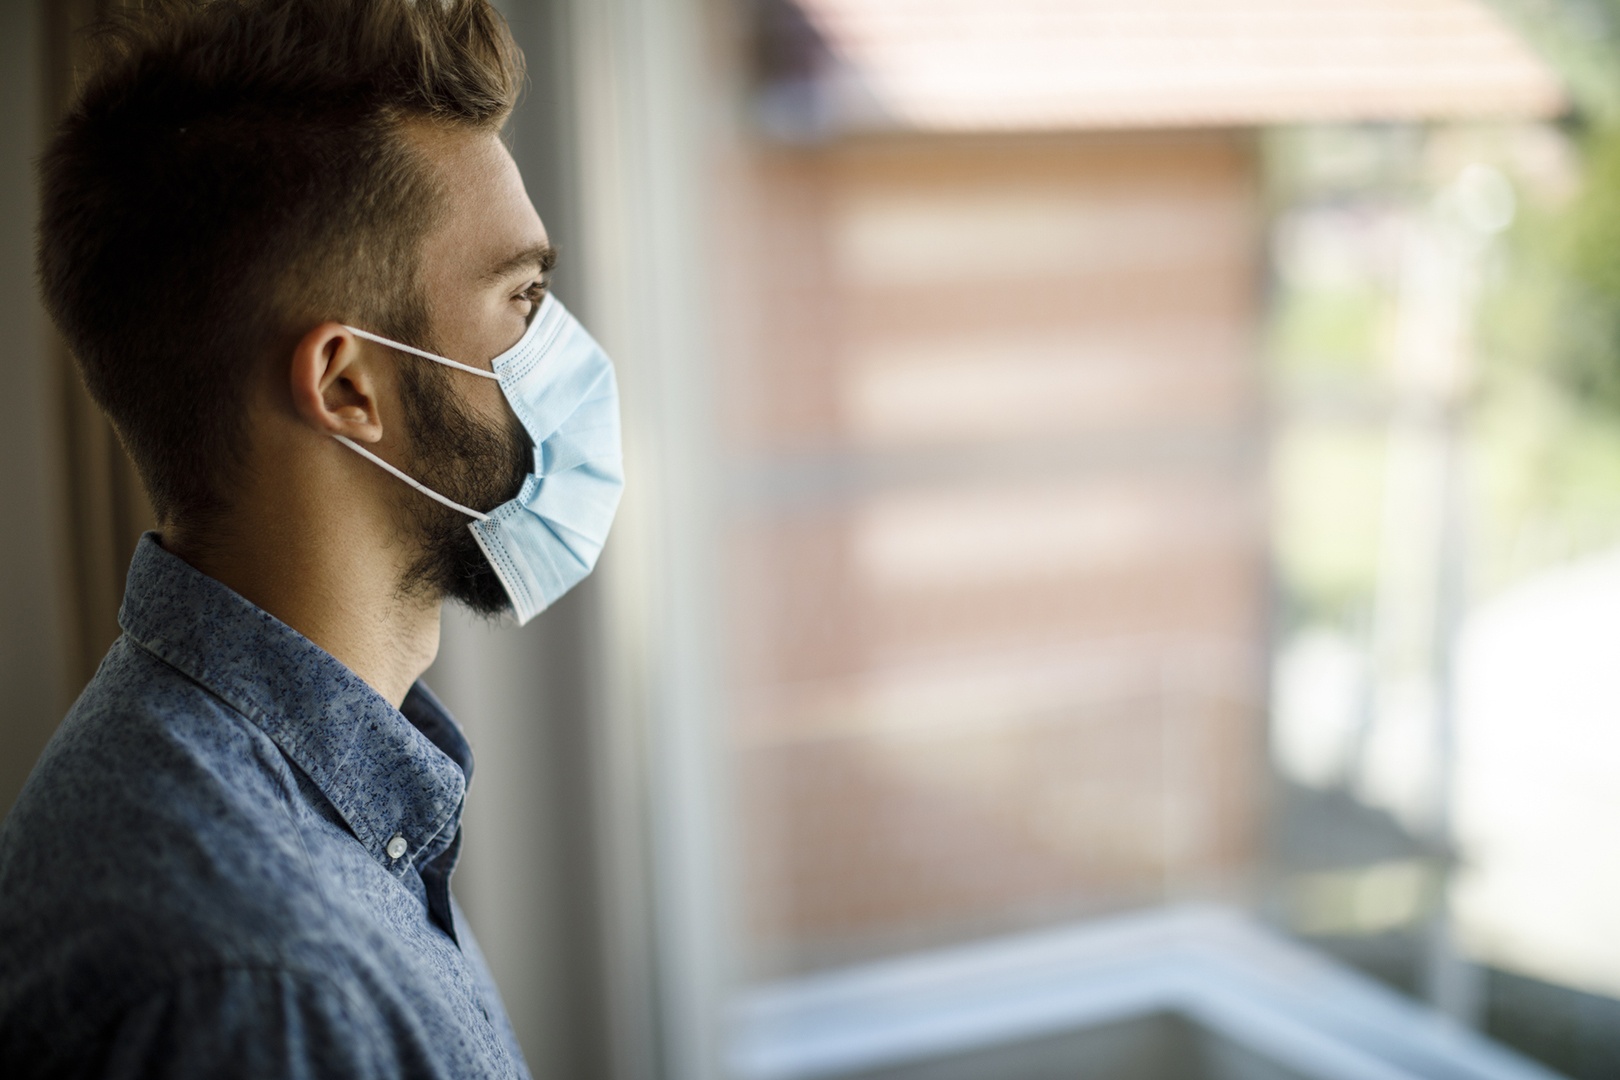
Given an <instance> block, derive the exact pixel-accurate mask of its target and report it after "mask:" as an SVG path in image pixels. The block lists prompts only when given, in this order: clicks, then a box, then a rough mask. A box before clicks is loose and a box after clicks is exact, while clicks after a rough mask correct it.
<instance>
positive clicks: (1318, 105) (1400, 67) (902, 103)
mask: <svg viewBox="0 0 1620 1080" xmlns="http://www.w3.org/2000/svg"><path fill="white" fill-rule="evenodd" d="M794 4H795V6H796V8H797V10H796V11H795V12H794V13H793V16H792V18H793V20H794V22H795V23H796V25H795V26H793V27H792V30H793V31H796V32H795V33H791V34H790V35H789V36H790V37H791V38H792V39H793V40H790V41H788V43H787V52H788V53H794V52H797V53H799V54H800V59H799V61H797V62H795V61H794V60H792V59H791V58H790V59H789V61H788V63H786V64H785V65H784V64H783V63H782V62H781V58H782V57H783V55H784V50H783V48H782V44H783V41H782V34H781V33H780V31H781V28H782V25H783V20H782V19H781V18H780V17H778V18H776V19H774V20H770V19H768V22H767V33H768V34H770V33H772V31H773V30H774V31H776V33H775V39H776V40H775V41H774V42H768V43H767V47H768V48H769V47H770V46H771V45H773V44H774V45H775V46H776V47H775V49H774V57H775V59H776V61H777V62H776V63H775V64H774V65H771V64H770V61H769V60H768V61H767V63H768V66H772V67H774V69H775V78H774V82H773V87H772V89H771V90H769V91H768V92H767V101H766V105H767V111H769V110H770V109H772V108H774V109H775V110H776V111H777V112H778V113H784V115H785V114H789V113H792V112H793V111H794V110H795V109H796V110H797V111H798V114H799V115H797V116H796V117H794V116H788V123H789V124H790V125H791V124H793V123H797V124H798V126H800V127H803V126H805V123H806V122H807V120H808V122H809V123H810V124H812V125H813V126H815V127H818V128H824V127H827V126H833V127H838V128H850V127H856V128H859V127H880V128H895V127H899V128H911V129H919V130H941V131H1016V130H1029V131H1034V130H1058V129H1067V130H1074V129H1089V128H1144V127H1188V126H1252V125H1264V124H1278V123H1293V122H1310V121H1360V120H1421V119H1466V118H1528V117H1546V116H1552V115H1556V114H1558V113H1559V112H1561V111H1562V110H1563V109H1564V108H1565V96H1564V91H1563V88H1562V86H1561V85H1560V82H1559V79H1558V78H1557V76H1556V75H1554V73H1553V72H1552V71H1551V70H1550V69H1549V68H1548V66H1547V65H1546V64H1545V63H1543V62H1542V61H1541V60H1540V59H1539V58H1537V57H1536V56H1535V55H1534V54H1533V53H1532V52H1531V51H1530V49H1529V48H1528V47H1527V46H1526V45H1525V44H1524V43H1523V42H1522V41H1521V40H1520V39H1519V38H1518V37H1517V36H1515V34H1514V33H1513V32H1512V31H1511V30H1510V29H1509V28H1508V27H1507V26H1506V25H1505V24H1504V23H1503V22H1502V21H1501V19H1499V18H1498V17H1497V16H1496V15H1495V14H1494V13H1493V12H1492V11H1491V10H1489V9H1488V8H1487V7H1486V6H1484V4H1483V3H1482V2H1481V0H1354V2H1347V0H1128V2H1122V0H794ZM773 6H774V7H775V8H776V9H778V11H780V10H781V9H782V7H783V5H782V3H781V0H778V2H777V3H776V4H775V5H771V4H767V10H770V9H771V8H772V7H773ZM807 42H813V47H814V48H815V49H817V50H819V54H820V60H819V61H818V62H814V63H806V62H805V61H804V60H803V55H802V54H803V53H804V50H805V48H806V43H807ZM795 69H796V70H797V75H795ZM809 83H814V84H815V87H814V92H813V93H811V92H808V91H807V89H806V87H807V85H808V84H809ZM772 94H774V95H775V96H774V98H772V96H771V95H772Z"/></svg>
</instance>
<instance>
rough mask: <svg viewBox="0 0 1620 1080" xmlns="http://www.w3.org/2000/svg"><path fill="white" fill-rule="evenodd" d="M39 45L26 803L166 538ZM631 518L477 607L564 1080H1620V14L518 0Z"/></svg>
mask: <svg viewBox="0 0 1620 1080" xmlns="http://www.w3.org/2000/svg"><path fill="white" fill-rule="evenodd" d="M115 2H117V0H61V2H50V3H46V2H44V0H38V2H34V3H26V2H23V0H17V2H14V3H7V4H5V5H4V6H3V7H0V19H3V20H4V22H3V24H0V50H3V51H4V57H3V62H0V95H3V97H0V115H3V117H4V121H5V123H4V128H3V134H0V140H3V145H0V207H3V210H4V212H3V214H0V230H3V231H0V280H3V282H4V287H3V288H0V319H3V323H0V325H3V327H4V329H5V333H6V346H5V350H4V356H5V361H4V362H5V365H6V366H5V372H6V381H7V388H6V392H5V393H3V394H0V460H3V462H4V465H3V466H0V505H3V506H4V507H5V508H6V515H5V516H6V520H7V521H8V522H9V525H8V527H7V528H6V529H4V530H3V532H0V597H3V600H0V636H3V641H4V643H3V647H0V695H3V700H4V701H5V707H4V709H3V710H0V725H3V726H0V805H9V804H10V801H11V799H12V798H13V797H14V796H15V793H16V790H17V788H18V787H19V786H20V784H21V783H22V780H23V778H24V777H25V776H26V774H27V771H28V769H29V768H30V766H31V764H32V762H33V760H34V757H35V756H36V755H37V753H38V751H39V748H40V747H41V746H42V745H43V743H44V740H45V739H47V738H48V737H49V734H50V732H51V730H52V729H53V728H54V726H55V723H56V722H57V720H58V718H59V717H60V715H61V713H62V711H63V710H64V709H65V708H66V707H67V705H68V704H69V703H70V702H71V701H72V699H73V697H74V696H75V695H76V694H77V693H78V690H79V688H80V687H81V686H82V685H83V683H84V681H85V679H87V678H88V676H89V674H90V673H91V672H92V671H93V670H94V666H95V664H96V662H97V661H98V660H99V658H100V656H101V654H102V652H103V651H104V650H105V648H106V646H107V645H108V644H109V643H110V641H111V640H112V638H113V637H114V636H115V635H116V633H117V630H116V625H115V623H114V621H113V619H114V615H115V612H116V607H117V599H118V597H119V595H120V593H121V590H122V579H123V572H124V568H125V566H126V565H127V561H128V557H129V553H130V551H131V550H132V548H133V545H134V541H135V539H136V537H137V536H138V535H139V533H140V531H141V530H142V529H143V528H145V527H148V525H149V522H148V518H149V514H148V511H147V510H146V508H145V506H144V503H143V501H142V499H141V496H140V493H139V489H138V486H137V485H135V484H134V482H133V479H132V474H131V473H130V471H129V468H128V465H127V463H126V462H125V461H124V459H123V457H122V454H121V451H120V450H119V448H118V446H117V443H116V440H115V439H113V438H112V437H111V435H110V433H109V432H108V430H107V428H106V426H105V424H104V422H102V421H101V420H100V419H99V417H98V416H97V415H96V413H95V411H94V408H93V407H92V406H91V405H89V403H88V401H87V399H86V398H85V396H84V393H83V390H82V389H81V388H80V386H79V384H78V381H77V377H76V375H75V374H74V372H73V369H72V366H71V360H70V358H69V357H67V356H66V354H65V353H64V351H63V349H62V347H61V345H60V343H59V341H57V340H56V338H55V337H54V334H53V332H52V331H51V329H50V328H49V326H48V323H47V322H46V320H45V319H44V317H43V315H42V313H41V311H40V309H39V305H38V302H37V299H36V294H35V289H34V286H33V281H32V269H31V262H32V250H31V249H32V228H33V225H32V222H33V206H34V202H35V196H34V193H33V190H32V173H31V170H32V160H33V158H34V157H35V155H36V154H37V153H38V151H39V148H40V146H41V145H42V142H43V140H44V138H45V137H46V132H47V131H48V129H49V124H50V122H51V119H52V117H53V116H54V115H55V114H56V112H57V111H58V110H59V109H60V108H61V107H62V103H63V102H64V101H65V100H66V98H67V96H68V94H69V92H70V88H71V85H72V79H73V71H74V66H75V63H76V62H77V61H78V59H79V58H80V57H81V55H82V43H80V42H79V41H78V39H77V38H76V37H75V31H76V29H77V28H79V27H81V26H82V25H83V24H84V23H85V21H87V20H88V19H90V18H91V17H92V16H93V15H94V13H95V12H96V11H97V10H98V9H102V8H105V7H107V6H108V5H109V4H110V3H115ZM498 6H500V7H501V8H502V10H503V11H504V12H505V13H506V15H507V17H508V19H509V21H510V23H511V25H512V27H513V30H514V33H515V34H516V35H517V37H518V39H519V41H520V43H521V44H522V45H523V46H524V48H525V50H526V52H527V54H528V57H529V65H530V76H531V85H530V86H529V88H528V91H527V94H526V96H525V98H524V101H523V103H522V105H521V106H520V108H519V110H518V112H517V113H516V115H515V116H514V117H513V120H512V122H511V125H510V129H509V136H510V143H511V146H512V149H513V153H514V155H515V157H516V158H517V160H518V162H519V164H520V166H521V167H522V168H523V170H524V174H525V176H526V178H527V181H528V186H529V190H530V194H531V195H532V196H533V198H534V201H535V203H536V205H537V207H538V208H539V210H540V212H541V215H542V217H544V218H545V220H546V223H547V226H548V228H549V229H550V231H551V233H552V236H553V239H554V240H555V241H556V242H557V243H558V245H559V247H560V248H561V251H562V256H563V261H562V265H561V267H560V269H559V271H558V273H557V276H556V288H557V291H558V293H559V294H560V295H562V296H563V297H564V298H565V299H566V300H567V301H568V302H569V303H570V305H571V306H572V307H574V308H575V310H577V311H579V312H580V313H581V315H582V317H583V318H584V320H585V321H586V322H587V324H588V325H590V326H591V327H592V329H593V330H594V331H595V332H596V334H597V336H598V337H599V338H600V339H601V340H602V341H603V343H604V344H605V345H606V346H607V347H608V349H609V351H610V352H611V353H612V354H613V355H614V356H615V358H616V361H617V362H618V364H619V367H620V373H621V383H622V386H623V392H624V396H625V408H626V424H627V444H628V445H627V449H628V454H629V470H630V473H629V475H630V487H629V489H628V492H627V495H626V499H625V504H624V509H623V511H622V512H621V518H620V522H619V524H618V526H617V528H616V531H615V534H614V537H613V539H612V541H610V543H609V545H608V549H607V552H606V553H605V555H604V557H603V562H602V566H601V568H600V570H599V572H598V573H597V574H596V575H595V576H594V577H593V578H592V579H590V580H589V581H588V582H587V583H586V584H585V585H583V586H581V587H580V588H579V589H578V590H576V591H575V593H573V594H571V595H570V596H569V597H567V598H565V600H564V601H562V602H561V603H560V604H559V605H557V607H556V608H554V609H553V610H552V611H550V612H548V613H547V614H546V615H544V616H543V617H542V618H541V619H539V620H538V621H537V623H536V624H535V625H532V626H531V627H529V628H526V629H524V630H514V629H511V628H500V627H491V626H488V625H485V624H482V623H479V622H476V621H473V620H470V619H468V618H467V617H465V616H463V615H461V614H460V613H458V612H448V613H447V615H446V625H445V637H444V644H443V648H442V650H441V653H440V658H439V661H438V662H437V663H436V664H435V666H434V668H433V669H432V670H431V671H430V673H429V675H428V681H429V682H430V683H431V684H433V685H434V686H435V688H436V689H438V690H439V691H440V692H441V694H442V695H443V696H444V697H445V698H446V700H447V701H448V702H449V703H450V704H451V705H452V707H453V708H454V709H455V710H456V712H457V714H458V716H459V718H460V719H461V720H462V722H463V723H464V724H465V725H466V727H467V729H468V731H469V734H470V736H471V738H472V741H473V745H474V749H475V751H476V752H477V754H478V762H479V765H478V774H477V782H476V783H475V785H474V786H473V789H472V794H471V797H470V800H469V806H468V811H467V817H468V846H467V854H466V857H465V861H464V864H463V868H462V869H461V871H459V873H458V880H457V891H458V893H459V894H460V895H461V897H462V899H463V902H464V904H465V906H466V907H467V909H468V911H469V913H470V916H471V918H472V919H473V921H474V923H475V927H476V929H477V930H478V932H479V934H480V937H481V939H482V941H483V944H484V946H485V951H486V952H487V953H488V954H489V955H490V958H491V961H492V963H493V966H494V967H495V970H496V974H497V977H498V980H499V981H500V983H501V985H502V988H503V991H504V993H505V995H506V998H507V1002H508V1005H509V1007H510V1009H511V1011H512V1013H513V1018H514V1021H515V1023H516V1025H517V1027H518V1030H519V1033H520V1036H521V1037H522V1039H523V1042H524V1045H525V1049H526V1052H527V1053H528V1055H529V1058H530V1063H531V1065H532V1066H533V1068H534V1070H535V1073H536V1075H537V1076H539V1077H602V1078H613V1080H620V1078H623V1080H643V1078H645V1080H652V1078H670V1080H698V1078H708V1077H715V1078H720V1077H734V1078H737V1080H798V1078H806V1080H808V1078H811V1077H850V1078H853V1077H862V1078H878V1077H883V1078H890V1080H899V1078H902V1077H904V1078H916V1080H924V1078H964V1080H966V1078H977V1077H995V1078H1006V1080H1026V1078H1028V1080H1033V1078H1037V1077H1038V1078H1043V1080H1044V1078H1048V1077H1050V1078H1057V1077H1079V1076H1085V1077H1104V1078H1116V1077H1118V1078H1143V1080H1157V1078H1161V1077H1163V1078H1178V1080H1179V1078H1202V1077H1210V1078H1222V1080H1240V1078H1267V1080H1269V1078H1295V1077H1297V1078H1317V1077H1334V1078H1345V1080H1359V1078H1369V1080H1388V1078H1397V1077H1410V1078H1437V1077H1459V1078H1460V1077H1501V1078H1518V1077H1524V1078H1529V1077H1547V1076H1553V1075H1563V1076H1569V1077H1580V1078H1588V1077H1592V1078H1597V1077H1615V1076H1620V680H1617V679H1616V677H1615V671H1616V668H1617V666H1620V653H1617V652H1616V649H1617V648H1620V0H1356V2H1344V0H1131V2H1130V3H1123V2H1120V0H504V2H502V3H500V4H499V5H498Z"/></svg>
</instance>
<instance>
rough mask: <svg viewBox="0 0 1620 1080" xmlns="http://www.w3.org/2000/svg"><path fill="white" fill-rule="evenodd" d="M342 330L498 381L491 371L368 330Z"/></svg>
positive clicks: (353, 327)
mask: <svg viewBox="0 0 1620 1080" xmlns="http://www.w3.org/2000/svg"><path fill="white" fill-rule="evenodd" d="M343 329H345V330H347V331H348V332H349V333H351V334H353V335H354V336H355V337H362V338H365V339H366V340H367V341H375V342H376V343H377V344H379V345H386V346H388V347H389V348H390V349H398V350H399V351H400V352H407V353H410V354H411V355H412V356H420V357H421V358H422V359H424V360H432V361H433V362H434V363H435V364H444V365H445V366H446V367H453V368H455V369H457V370H458V371H465V372H467V373H468V374H469V375H477V376H478V377H480V378H483V379H494V380H496V381H497V382H498V381H500V376H499V375H497V374H495V373H494V372H493V371H485V370H484V369H483V368H475V367H473V366H472V365H471V364H463V363H461V362H460V361H459V360H452V359H450V358H449V357H448V356H440V355H439V354H438V353H430V352H428V351H427V350H426V349H418V348H415V347H414V346H411V345H406V344H404V343H402V342H398V341H394V340H392V339H390V338H385V337H383V336H382V335H381V334H373V333H372V332H371V331H370V330H361V329H360V328H359V327H357V326H348V325H344V327H343Z"/></svg>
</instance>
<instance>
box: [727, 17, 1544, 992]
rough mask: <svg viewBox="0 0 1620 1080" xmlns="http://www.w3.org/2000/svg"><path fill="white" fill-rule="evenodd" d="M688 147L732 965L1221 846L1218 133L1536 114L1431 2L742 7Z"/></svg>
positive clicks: (1255, 860)
mask: <svg viewBox="0 0 1620 1080" xmlns="http://www.w3.org/2000/svg"><path fill="white" fill-rule="evenodd" d="M761 13H762V14H761V26H760V37H759V41H758V55H759V67H760V73H759V86H758V90H757V96H756V101H755V105H756V115H755V117H754V120H755V123H754V125H753V133H752V134H751V135H748V136H745V137H743V138H742V139H740V140H738V141H737V142H736V143H735V144H733V146H732V151H733V152H732V154H731V156H730V158H729V160H724V161H722V163H721V167H720V169H719V173H720V176H721V181H720V183H721V191H720V194H719V196H718V198H717V204H718V205H720V206H723V207H724V208H725V211H724V213H723V214H722V215H721V220H720V228H721V241H720V245H721V257H720V258H719V259H718V260H717V261H718V262H719V264H720V265H721V267H722V270H721V272H722V274H723V275H724V276H723V278H722V281H721V284H720V288H719V303H718V304H717V305H716V310H717V312H718V315H717V321H718V325H719V332H720V333H721V335H722V337H723V343H724V346H725V351H724V355H725V356H726V358H727V363H726V366H725V368H724V369H723V376H722V378H721V380H720V385H722V386H724V387H726V392H725V393H724V395H723V396H722V400H721V403H720V405H721V416H722V418H723V432H724V434H723V440H724V447H725V455H726V457H727V459H728V461H729V469H730V473H729V476H728V481H727V482H728V486H727V500H726V502H725V510H724V513H725V516H726V522H727V524H726V537H727V540H726V550H727V552H728V556H727V563H728V567H729V574H728V578H727V581H728V585H729V591H730V606H729V611H728V617H729V620H730V621H729V631H730V634H729V642H730V647H729V653H728V656H727V660H728V668H727V673H726V674H727V678H728V681H729V686H730V688H731V695H730V699H731V713H732V716H733V718H734V725H733V728H732V734H731V749H732V753H733V755H734V760H735V764H736V769H737V774H738V788H739V796H738V798H739V804H740V813H739V821H740V823H741V824H740V828H741V832H742V854H741V856H740V858H741V865H742V870H743V881H744V886H743V888H744V894H745V895H744V899H743V907H744V910H745V913H746V919H747V924H748V928H749V934H750V940H749V944H748V946H747V949H748V953H747V957H748V960H749V961H750V962H751V965H752V967H751V970H753V971H754V972H755V973H757V974H765V973H771V974H781V973H785V972H791V971H797V970H805V969H812V968H819V967H824V966H827V965H828V964H831V963H836V962H839V961H843V960H849V959H854V958H867V957H871V956H875V955H880V954H887V953H892V952H897V951H902V950H906V949H909V948H913V947H916V946H918V945H920V944H924V943H931V942H943V941H950V940H959V939H963V938H971V937H979V936H982V935H984V934H986V933H987V932H991V931H995V930H1005V929H1011V928H1015V927H1021V926H1031V925H1038V924H1045V923H1050V922H1052V921H1054V920H1059V919H1066V918H1073V917H1077V916H1083V915H1089V914H1094V913H1097V912H1101V911H1108V910H1118V909H1122V908H1132V907H1139V906H1143V905H1150V904H1156V903H1160V902H1167V901H1175V900H1187V899H1216V900H1227V901H1244V900H1246V899H1249V898H1250V897H1251V896H1252V893H1253V889H1254V886H1255V884H1256V882H1255V875H1256V873H1257V870H1258V867H1259V864H1260V861H1261V849H1262V846H1263V841H1264V837H1263V830H1264V823H1265V798H1266V759H1265V755H1266V750H1265V747H1266V736H1265V721H1264V702H1265V700H1266V692H1267V689H1266V678H1267V670H1266V667H1267V661H1266V654H1267V649H1268V645H1269V639H1268V633H1269V630H1268V624H1267V616H1268V613H1267V605H1268V569H1267V566H1268V563H1267V559H1268V551H1267V535H1268V533H1267V528H1268V523H1267V520H1266V504H1267V489H1266V484H1267V476H1266V453H1265V451H1266V444H1265V438H1266V422H1265V421H1266V403H1265V401H1264V400H1263V392H1262V391H1263V385H1262V368H1261V363H1260V341H1259V338H1260V327H1261V322H1262V319H1263V315H1264V300H1265V298H1264V295H1263V293H1264V281H1265V276H1266V258H1267V238H1266V235H1265V231H1264V230H1265V207H1264V205H1263V193H1262V188H1261V162H1260V156H1259V147H1258V142H1257V139H1256V137H1255V132H1256V129H1257V128H1259V127H1261V126H1264V125H1270V124H1278V123H1296V122H1308V121H1327V120H1335V121H1336V120H1445V119H1461V118H1478V117H1493V118H1494V117H1509V116H1519V117H1522V116H1543V115H1548V114H1551V113H1554V112H1556V111H1558V110H1559V109H1560V108H1561V107H1562V100H1563V99H1562V93H1561V91H1560V89H1559V86H1558V84H1557V82H1556V80H1555V79H1554V78H1553V77H1552V75H1551V74H1550V73H1549V72H1548V70H1547V69H1546V68H1545V67H1544V66H1543V65H1542V64H1541V63H1540V62H1539V61H1538V60H1536V59H1535V58H1534V57H1533V56H1532V55H1531V54H1530V53H1529V52H1528V51H1527V49H1526V48H1525V47H1524V46H1523V45H1522V44H1521V43H1520V42H1519V41H1518V40H1517V39H1516V38H1515V37H1514V36H1513V35H1512V34H1511V33H1509V32H1508V30H1507V29H1506V28H1505V27H1504V26H1503V25H1502V24H1501V23H1499V22H1498V21H1497V20H1496V18H1495V17H1494V16H1493V15H1492V14H1491V13H1490V11H1488V10H1487V9H1486V8H1485V7H1483V6H1482V5H1480V4H1477V3H1473V2H1470V0H1423V2H1388V3H1374V4H1356V5H1344V4H1336V3H1330V2H1324V0H1311V2H1303V3H1302V2H1295V0H1252V2H1247V3H1228V4H1210V3H1192V2H1188V0H1152V2H1143V3H1134V4H1131V5H1120V4H1115V3H1104V2H1093V3H1087V2H1066V3H1055V2H1050V0H1003V2H994V3H992V2H987V0H950V2H947V3H929V4H924V3H919V2H908V0H860V2H857V0H800V2H798V3H787V2H785V0H773V2H770V3H766V4H764V5H763V6H762V8H761Z"/></svg>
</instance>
